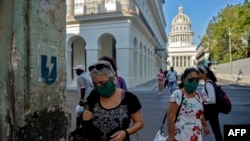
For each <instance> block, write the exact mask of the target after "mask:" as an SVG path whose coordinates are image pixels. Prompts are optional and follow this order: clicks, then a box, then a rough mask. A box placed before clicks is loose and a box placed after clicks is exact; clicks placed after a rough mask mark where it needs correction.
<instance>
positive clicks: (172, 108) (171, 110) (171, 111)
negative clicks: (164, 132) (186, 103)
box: [167, 102, 179, 141]
mask: <svg viewBox="0 0 250 141" xmlns="http://www.w3.org/2000/svg"><path fill="white" fill-rule="evenodd" d="M178 108H179V105H178V104H177V103H176V102H169V103H168V111H167V128H168V135H169V140H170V141H175V133H174V131H175V123H174V120H175V116H176V113H177V110H178Z"/></svg>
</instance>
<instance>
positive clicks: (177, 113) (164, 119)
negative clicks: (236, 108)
mask: <svg viewBox="0 0 250 141" xmlns="http://www.w3.org/2000/svg"><path fill="white" fill-rule="evenodd" d="M183 99H184V94H183V93H182V96H181V103H180V106H179V108H178V110H177V112H176V115H175V119H174V123H175V122H176V120H177V117H178V115H179V112H180V110H181V106H182V103H183ZM166 117H167V111H166V113H165V115H164V118H163V121H162V125H161V131H162V128H163V125H164V124H165V121H166Z"/></svg>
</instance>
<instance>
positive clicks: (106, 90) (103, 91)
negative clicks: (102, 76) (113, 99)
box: [95, 79, 116, 97]
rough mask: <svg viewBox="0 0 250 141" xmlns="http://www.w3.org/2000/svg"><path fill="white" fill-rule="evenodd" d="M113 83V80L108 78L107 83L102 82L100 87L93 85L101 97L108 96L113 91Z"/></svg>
mask: <svg viewBox="0 0 250 141" xmlns="http://www.w3.org/2000/svg"><path fill="white" fill-rule="evenodd" d="M115 88H116V86H115V84H114V82H113V81H112V80H111V79H109V80H108V82H107V83H105V84H103V85H102V86H100V87H95V90H96V92H97V93H99V94H100V95H101V96H103V97H110V96H111V95H113V94H114V92H115Z"/></svg>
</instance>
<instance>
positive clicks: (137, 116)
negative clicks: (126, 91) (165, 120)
mask: <svg viewBox="0 0 250 141" xmlns="http://www.w3.org/2000/svg"><path fill="white" fill-rule="evenodd" d="M131 119H132V121H133V124H132V126H131V127H129V128H127V129H126V130H127V132H128V134H129V135H130V134H133V133H135V132H137V131H139V130H140V129H141V128H142V127H143V125H144V121H143V118H142V114H141V110H138V111H136V112H135V113H133V114H132V115H131Z"/></svg>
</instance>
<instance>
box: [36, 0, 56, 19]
mask: <svg viewBox="0 0 250 141" xmlns="http://www.w3.org/2000/svg"><path fill="white" fill-rule="evenodd" d="M39 4H40V7H41V8H40V9H39V12H38V17H39V18H40V20H42V21H45V19H47V18H46V17H47V16H49V19H50V21H51V23H52V24H54V23H55V14H56V10H55V9H56V8H55V6H54V5H52V4H50V3H49V2H48V0H41V1H40V3H39Z"/></svg>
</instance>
